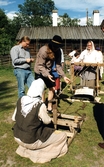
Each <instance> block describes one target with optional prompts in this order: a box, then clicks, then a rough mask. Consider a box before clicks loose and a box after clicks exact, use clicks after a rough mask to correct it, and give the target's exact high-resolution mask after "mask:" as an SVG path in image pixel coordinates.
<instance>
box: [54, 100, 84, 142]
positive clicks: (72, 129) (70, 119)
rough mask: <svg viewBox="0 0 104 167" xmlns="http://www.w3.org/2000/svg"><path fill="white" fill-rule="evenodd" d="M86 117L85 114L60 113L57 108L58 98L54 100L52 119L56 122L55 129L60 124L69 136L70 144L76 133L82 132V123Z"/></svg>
mask: <svg viewBox="0 0 104 167" xmlns="http://www.w3.org/2000/svg"><path fill="white" fill-rule="evenodd" d="M85 117H86V115H85V114H83V115H82V116H73V115H66V114H59V112H58V110H57V99H54V100H53V117H52V121H53V123H54V127H55V129H58V126H59V127H60V129H61V130H62V131H65V132H66V134H67V137H68V145H69V144H71V142H72V140H73V139H74V137H75V135H76V134H77V133H78V132H80V129H81V125H82V123H83V122H84V121H85Z"/></svg>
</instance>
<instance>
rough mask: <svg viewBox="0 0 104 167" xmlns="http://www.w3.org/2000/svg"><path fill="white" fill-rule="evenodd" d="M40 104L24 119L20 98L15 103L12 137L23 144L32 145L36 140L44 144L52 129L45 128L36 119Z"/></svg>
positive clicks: (45, 126)
mask: <svg viewBox="0 0 104 167" xmlns="http://www.w3.org/2000/svg"><path fill="white" fill-rule="evenodd" d="M41 105H42V103H38V104H37V105H36V106H35V107H33V108H32V110H31V112H30V113H29V114H27V116H26V117H24V116H23V115H22V114H21V98H20V99H19V100H18V102H17V113H16V117H15V119H16V123H15V125H14V127H13V132H14V136H15V137H16V138H19V139H20V140H21V141H22V142H24V143H29V144H30V143H34V142H35V141H37V140H38V139H39V140H41V141H42V142H45V141H46V140H47V139H48V138H49V137H50V135H51V134H52V133H53V131H54V129H52V128H49V127H47V125H45V124H43V122H42V121H40V120H39V118H38V113H39V109H40V106H41Z"/></svg>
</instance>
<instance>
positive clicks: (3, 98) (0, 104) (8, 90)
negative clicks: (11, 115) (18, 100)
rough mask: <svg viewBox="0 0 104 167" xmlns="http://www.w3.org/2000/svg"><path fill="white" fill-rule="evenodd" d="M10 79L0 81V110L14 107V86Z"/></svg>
mask: <svg viewBox="0 0 104 167" xmlns="http://www.w3.org/2000/svg"><path fill="white" fill-rule="evenodd" d="M10 85H13V83H12V82H11V81H4V82H2V83H0V112H2V111H4V110H8V109H11V108H12V107H13V108H14V103H15V92H16V87H15V86H10Z"/></svg>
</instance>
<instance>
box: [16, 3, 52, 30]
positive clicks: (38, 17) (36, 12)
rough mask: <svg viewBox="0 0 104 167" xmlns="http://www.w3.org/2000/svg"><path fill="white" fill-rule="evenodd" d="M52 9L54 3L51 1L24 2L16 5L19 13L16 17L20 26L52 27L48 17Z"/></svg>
mask: <svg viewBox="0 0 104 167" xmlns="http://www.w3.org/2000/svg"><path fill="white" fill-rule="evenodd" d="M54 7H55V6H54V1H52V0H25V2H24V3H23V5H21V4H20V5H18V8H19V13H17V15H18V18H19V20H21V26H23V27H34V26H35V27H36V26H50V25H52V19H51V17H50V15H51V13H52V10H53V9H54Z"/></svg>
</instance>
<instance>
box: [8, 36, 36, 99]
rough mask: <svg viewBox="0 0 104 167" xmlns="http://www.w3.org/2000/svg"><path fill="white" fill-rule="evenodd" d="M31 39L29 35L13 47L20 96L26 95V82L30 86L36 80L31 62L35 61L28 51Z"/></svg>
mask: <svg viewBox="0 0 104 167" xmlns="http://www.w3.org/2000/svg"><path fill="white" fill-rule="evenodd" d="M29 44H30V39H29V38H28V37H27V36H24V37H22V38H21V40H20V41H19V43H18V44H17V45H15V46H14V47H12V48H11V51H10V55H11V59H12V64H13V67H14V75H15V76H16V78H17V82H18V97H22V96H23V95H25V84H26V85H27V86H28V88H29V87H30V85H31V83H32V82H33V81H34V76H33V74H32V71H31V68H30V64H31V62H33V61H34V59H33V58H31V56H30V53H29V51H28V46H29Z"/></svg>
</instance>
